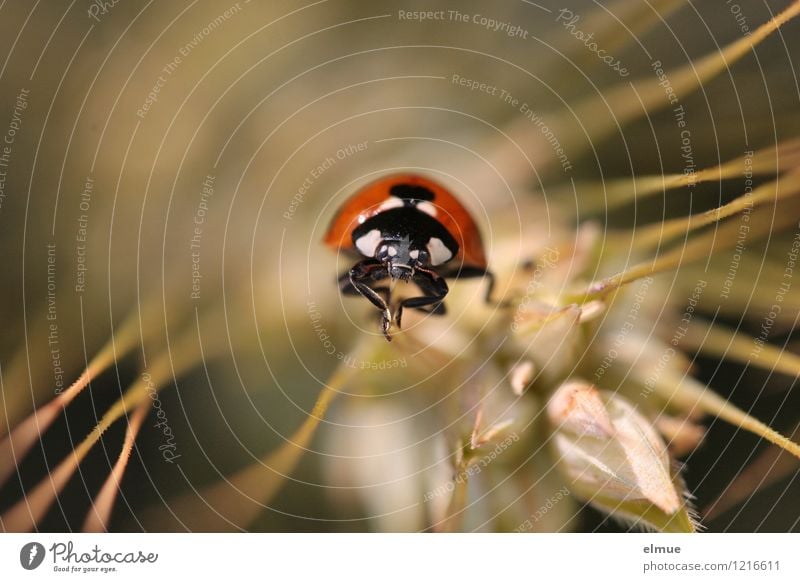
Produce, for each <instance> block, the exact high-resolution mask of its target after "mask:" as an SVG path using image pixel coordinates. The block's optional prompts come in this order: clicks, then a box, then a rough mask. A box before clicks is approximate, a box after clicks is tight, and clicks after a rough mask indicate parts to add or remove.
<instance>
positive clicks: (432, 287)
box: [395, 268, 450, 327]
mask: <svg viewBox="0 0 800 582" xmlns="http://www.w3.org/2000/svg"><path fill="white" fill-rule="evenodd" d="M414 282H415V283H416V284H417V286H419V288H420V289H421V290H422V292H423V293H425V295H424V296H422V297H409V298H408V299H404V300H403V301H401V302H400V305H398V307H397V315H396V316H395V318H396V320H397V327H400V326H401V319H402V317H403V308H405V307H412V308H417V309H419V308H422V307H427V306H428V305H432V306H433V307H431V309H430V310H424V309H423V311H428V313H431V314H436V315H444V314H445V306H444V303H442V302H443V301H444V298H445V297H446V296H447V293H448V292H449V291H450V289H449V288H448V287H447V282H446V281H445V280H444V278H443V277H442V276H441V275H439V273H437V272H436V271H433V270H431V269H423V268H417V269H416V270H415V272H414Z"/></svg>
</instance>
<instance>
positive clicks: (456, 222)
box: [324, 174, 494, 340]
mask: <svg viewBox="0 0 800 582" xmlns="http://www.w3.org/2000/svg"><path fill="white" fill-rule="evenodd" d="M324 242H325V244H326V245H328V246H329V247H331V248H333V249H335V250H337V251H345V252H347V253H349V254H351V255H353V256H355V257H359V258H361V260H360V261H359V262H357V263H356V264H355V265H354V266H353V268H352V269H350V270H349V271H347V272H345V273H343V274H342V275H341V277H339V289H340V290H341V292H342V293H344V294H347V295H356V294H360V295H363V296H364V297H366V298H367V299H369V300H370V302H371V303H372V304H373V305H375V307H377V308H378V309H380V310H381V312H382V320H381V329H382V331H383V334H384V335H385V336H386V339H387V340H391V339H392V338H391V336H390V335H389V328H390V327H391V323H392V319H393V317H392V312H391V309H390V303H391V291H390V289H389V287H387V286H385V285H383V286H376V285H377V284H378V283H380V282H381V281H383V280H384V279H387V278H391V279H399V280H401V281H405V282H409V281H413V282H414V283H416V285H417V287H418V288H419V290H420V291H421V292H422V295H421V296H418V297H409V298H406V299H403V300H402V301H400V302H399V304H398V306H397V311H396V313H395V316H394V320H395V321H396V322H397V327H398V328H399V327H400V320H401V318H402V315H403V308H405V307H410V308H414V309H419V310H420V311H424V312H427V313H431V314H436V315H444V313H445V306H444V303H443V301H444V298H445V296H446V295H447V292H448V287H447V283H446V282H445V278H450V277H462V278H466V277H483V276H485V277H486V278H487V280H488V289H487V291H486V301H487V302H488V301H489V297H490V296H491V293H492V288H493V287H494V276H493V275H492V273H491V272H490V271H488V270H487V265H486V255H485V254H484V252H483V242H482V241H481V235H480V232H479V231H478V227H477V225H476V224H475V221H474V220H473V219H472V216H470V213H469V211H467V209H466V208H464V206H463V205H462V204H461V203H460V202H459V201H458V200H457V199H456V197H455V196H453V195H452V194H451V193H450V192H449V191H448V190H447V189H446V188H444V187H443V186H442V185H440V184H437V183H436V182H434V181H433V180H430V179H428V178H425V177H422V176H418V175H416V174H395V175H391V176H385V177H383V178H380V179H379V180H376V181H375V182H372V183H370V184H367V185H366V186H364V187H363V188H361V189H360V190H359V191H358V192H356V193H355V194H354V195H353V196H351V197H350V198H349V199H348V200H347V201H346V202H345V203H344V204H343V205H342V206H341V208H340V209H339V212H338V213H337V214H336V216H335V217H334V219H333V220H332V221H331V224H330V226H329V227H328V232H327V233H326V234H325V239H324Z"/></svg>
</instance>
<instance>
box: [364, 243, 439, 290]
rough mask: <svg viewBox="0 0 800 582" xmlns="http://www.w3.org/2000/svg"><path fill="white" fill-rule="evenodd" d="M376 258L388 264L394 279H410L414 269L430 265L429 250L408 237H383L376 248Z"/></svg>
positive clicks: (387, 268)
mask: <svg viewBox="0 0 800 582" xmlns="http://www.w3.org/2000/svg"><path fill="white" fill-rule="evenodd" d="M375 258H376V259H377V260H379V261H380V262H381V263H383V264H384V265H386V270H387V271H388V272H389V276H390V277H392V279H401V280H404V281H405V280H408V279H409V278H410V277H411V276H412V275H413V274H414V271H415V270H416V269H418V268H420V267H428V266H429V265H430V256H429V254H428V250H427V249H426V248H425V247H424V246H423V245H419V244H415V243H414V241H412V240H410V239H408V238H402V239H383V240H381V242H380V243H379V244H378V247H377V248H376V249H375Z"/></svg>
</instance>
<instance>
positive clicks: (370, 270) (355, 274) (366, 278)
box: [340, 259, 392, 341]
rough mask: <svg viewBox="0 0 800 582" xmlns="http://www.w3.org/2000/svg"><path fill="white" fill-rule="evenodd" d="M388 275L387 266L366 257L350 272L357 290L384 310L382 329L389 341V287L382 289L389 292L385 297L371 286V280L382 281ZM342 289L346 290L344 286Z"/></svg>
mask: <svg viewBox="0 0 800 582" xmlns="http://www.w3.org/2000/svg"><path fill="white" fill-rule="evenodd" d="M388 276H389V271H388V270H387V269H386V266H385V265H384V264H383V263H381V262H380V261H376V260H375V259H365V260H363V261H361V262H359V263H356V265H355V266H354V267H353V268H352V269H350V272H349V273H348V279H349V282H350V284H351V285H352V286H353V288H355V290H356V291H358V292H359V293H360V294H361V295H363V296H364V297H366V298H367V299H369V301H370V303H372V304H373V305H374V306H375V307H377V308H378V309H380V310H381V311H382V312H383V315H382V318H381V331H383V335H384V336H386V339H387V340H388V341H392V338H391V336H390V335H389V327H390V326H391V324H392V312H391V311H390V310H389V297H388V295H389V293H388V289H385V288H382V289H381V291H384V290H385V291H386V294H387V298H386V299H384V298H383V297H381V296H380V295H379V294H378V292H377V291H376V290H375V289H373V288H372V287H370V286H369V282H374V281H380V280H382V279H385V278H386V277H388ZM340 285H341V281H340ZM342 291H345V289H344V287H342Z"/></svg>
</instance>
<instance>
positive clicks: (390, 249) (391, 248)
mask: <svg viewBox="0 0 800 582" xmlns="http://www.w3.org/2000/svg"><path fill="white" fill-rule="evenodd" d="M386 252H388V253H389V256H390V257H393V256H395V255H396V254H397V249H396V248H394V247H389V250H388V251H386Z"/></svg>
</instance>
